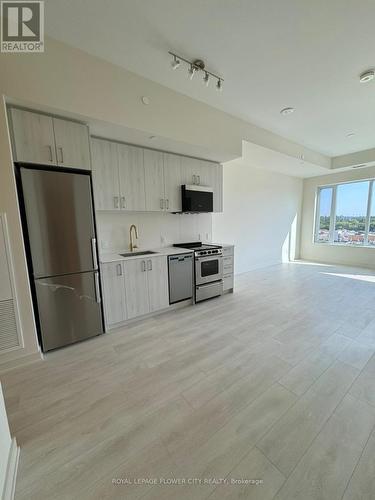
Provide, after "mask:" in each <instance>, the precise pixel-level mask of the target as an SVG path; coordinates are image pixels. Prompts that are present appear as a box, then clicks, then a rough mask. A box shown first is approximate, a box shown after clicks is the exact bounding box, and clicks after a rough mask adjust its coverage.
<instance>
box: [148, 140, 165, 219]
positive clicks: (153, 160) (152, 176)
mask: <svg viewBox="0 0 375 500" xmlns="http://www.w3.org/2000/svg"><path fill="white" fill-rule="evenodd" d="M144 168H145V186H146V189H145V192H146V210H147V211H149V212H160V211H162V210H164V209H165V207H166V202H165V193H164V159H163V153H161V152H160V151H153V150H151V149H145V150H144Z"/></svg>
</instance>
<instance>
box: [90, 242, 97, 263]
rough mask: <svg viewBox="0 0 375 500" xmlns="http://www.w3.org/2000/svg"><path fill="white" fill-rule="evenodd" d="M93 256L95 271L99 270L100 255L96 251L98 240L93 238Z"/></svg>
mask: <svg viewBox="0 0 375 500" xmlns="http://www.w3.org/2000/svg"><path fill="white" fill-rule="evenodd" d="M91 254H92V263H93V266H94V269H98V253H97V251H96V238H91Z"/></svg>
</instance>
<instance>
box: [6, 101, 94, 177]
mask: <svg viewBox="0 0 375 500" xmlns="http://www.w3.org/2000/svg"><path fill="white" fill-rule="evenodd" d="M10 116H11V122H12V128H13V134H12V135H13V145H14V157H15V161H20V162H25V163H40V164H43V165H58V166H61V167H69V168H79V169H83V170H90V168H91V165H90V145H89V131H88V127H87V126H86V125H84V124H82V123H77V122H72V121H69V120H64V119H60V118H54V117H51V116H48V115H43V114H40V113H34V112H31V111H26V110H23V109H18V108H11V109H10Z"/></svg>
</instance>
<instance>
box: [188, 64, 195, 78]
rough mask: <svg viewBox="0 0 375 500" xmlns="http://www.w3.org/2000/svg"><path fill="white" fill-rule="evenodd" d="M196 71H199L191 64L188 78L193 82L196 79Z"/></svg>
mask: <svg viewBox="0 0 375 500" xmlns="http://www.w3.org/2000/svg"><path fill="white" fill-rule="evenodd" d="M196 71H197V69H196V68H195V66H194V65H193V64H190V68H189V69H188V76H189V78H190V80H192V79H193V78H194V75H195V72H196Z"/></svg>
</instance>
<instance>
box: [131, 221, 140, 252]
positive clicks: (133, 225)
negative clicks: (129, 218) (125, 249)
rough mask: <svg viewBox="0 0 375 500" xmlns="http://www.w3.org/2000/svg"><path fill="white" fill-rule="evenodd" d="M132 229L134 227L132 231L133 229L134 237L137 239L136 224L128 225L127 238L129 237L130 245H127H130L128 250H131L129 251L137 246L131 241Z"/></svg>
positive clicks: (132, 250)
mask: <svg viewBox="0 0 375 500" xmlns="http://www.w3.org/2000/svg"><path fill="white" fill-rule="evenodd" d="M133 229H134V231H135V238H136V239H138V231H137V226H136V225H135V224H132V225H131V226H130V229H129V238H130V245H129V247H130V251H131V252H134V250H135V249H136V248H138V247H137V245H135V244H134V243H133V237H132V236H133V233H132V230H133Z"/></svg>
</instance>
